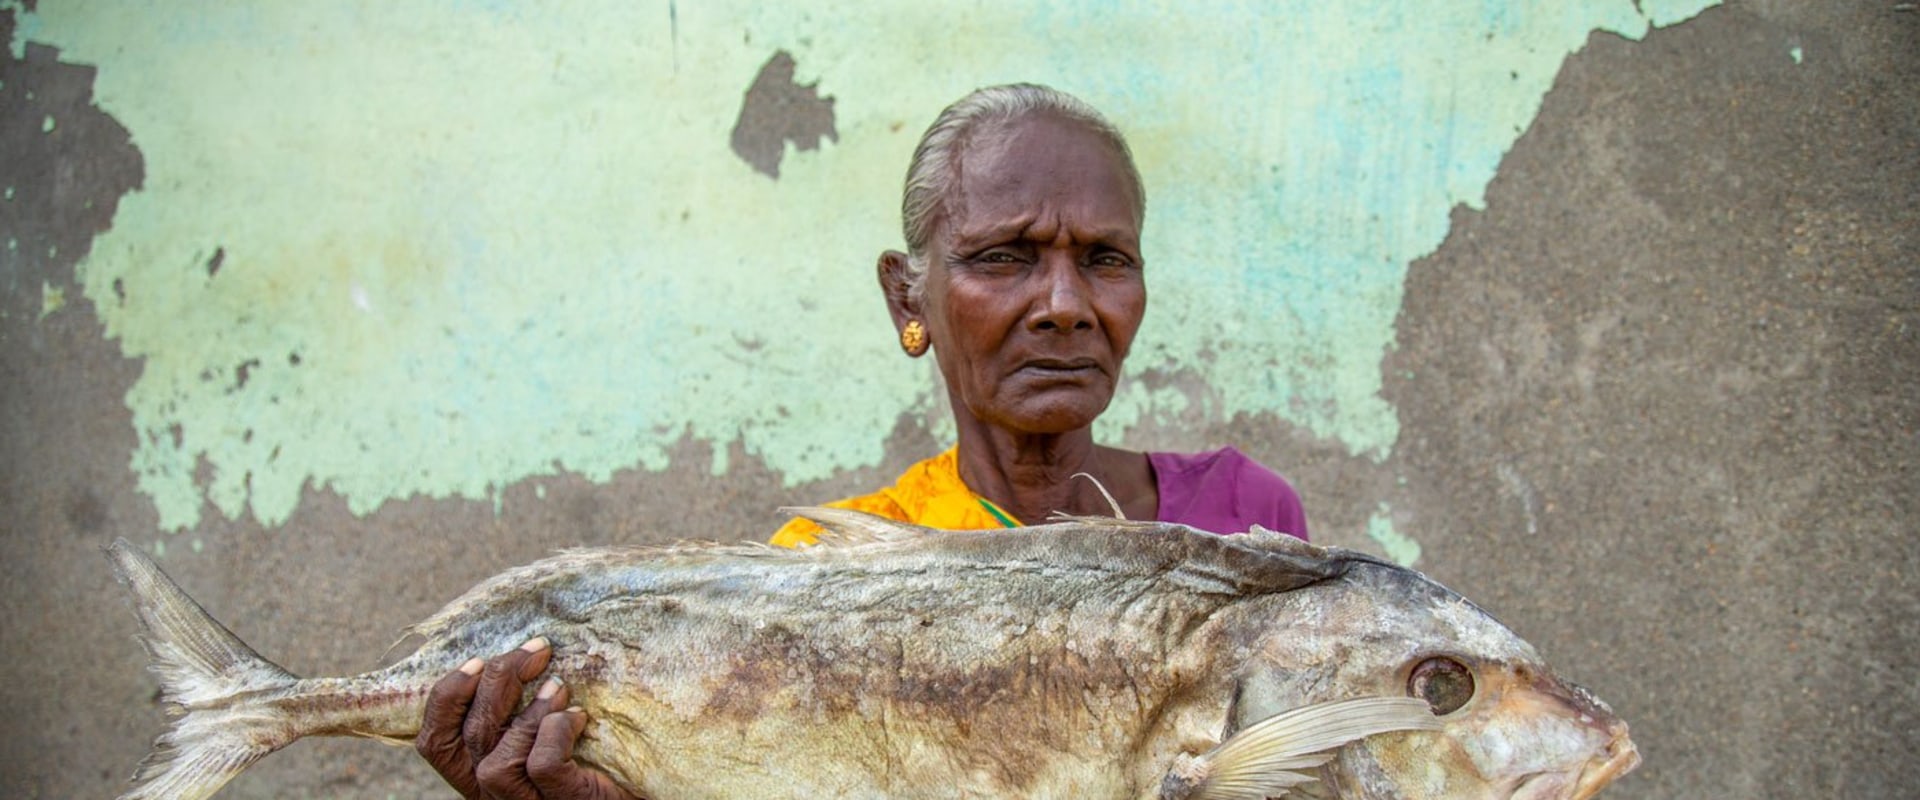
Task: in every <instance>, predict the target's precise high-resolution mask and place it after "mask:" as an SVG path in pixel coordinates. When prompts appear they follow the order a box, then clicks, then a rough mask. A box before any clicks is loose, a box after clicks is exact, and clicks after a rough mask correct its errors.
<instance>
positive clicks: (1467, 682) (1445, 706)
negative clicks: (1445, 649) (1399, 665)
mask: <svg viewBox="0 0 1920 800" xmlns="http://www.w3.org/2000/svg"><path fill="white" fill-rule="evenodd" d="M1407 696H1409V697H1418V698H1420V699H1422V700H1425V701H1427V706H1428V707H1430V708H1432V709H1433V713H1434V715H1435V716H1444V715H1446V714H1451V713H1453V712H1455V711H1459V710H1460V708H1461V706H1464V705H1466V704H1467V702H1468V701H1470V700H1472V699H1473V670H1471V669H1468V668H1467V665H1465V664H1462V663H1460V662H1458V661H1455V660H1453V659H1451V658H1447V657H1446V656H1435V657H1433V658H1429V659H1427V660H1425V661H1422V662H1420V663H1419V665H1417V666H1415V667H1414V668H1413V673H1412V674H1410V675H1408V676H1407Z"/></svg>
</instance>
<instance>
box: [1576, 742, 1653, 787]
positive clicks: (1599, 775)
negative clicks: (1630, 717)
mask: <svg viewBox="0 0 1920 800" xmlns="http://www.w3.org/2000/svg"><path fill="white" fill-rule="evenodd" d="M1607 752H1608V753H1609V756H1608V758H1607V760H1606V761H1602V762H1600V763H1598V764H1592V763H1589V764H1588V765H1587V768H1586V769H1584V770H1581V771H1580V781H1579V782H1578V783H1575V784H1574V786H1573V794H1571V795H1568V800H1587V798H1589V797H1592V796H1594V795H1596V794H1599V793H1600V790H1601V789H1605V788H1607V784H1610V783H1613V782H1614V781H1615V780H1617V779H1618V778H1620V777H1621V776H1622V775H1625V774H1627V773H1629V772H1632V771H1633V768H1634V767H1638V766H1640V749H1639V748H1637V747H1634V746H1633V740H1631V739H1628V738H1627V737H1626V735H1625V734H1622V735H1621V736H1620V738H1618V739H1615V740H1613V742H1611V743H1609V744H1608V745H1607Z"/></svg>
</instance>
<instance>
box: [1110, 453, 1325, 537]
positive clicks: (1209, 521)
mask: <svg viewBox="0 0 1920 800" xmlns="http://www.w3.org/2000/svg"><path fill="white" fill-rule="evenodd" d="M1147 461H1148V462H1149V463H1151V464H1152V465H1153V473H1154V480H1155V482H1156V483H1158V484H1159V487H1160V521H1161V522H1174V523H1178V524H1181V525H1188V526H1192V527H1195V528H1199V529H1200V530H1203V531H1213V532H1215V533H1240V532H1242V531H1245V530H1247V529H1248V528H1251V527H1252V526H1254V525H1259V526H1260V527H1263V528H1266V529H1268V530H1273V531H1279V532H1281V533H1288V534H1292V535H1294V536H1297V537H1299V538H1301V539H1306V538H1307V512H1306V510H1305V509H1303V508H1301V507H1300V495H1299V494H1297V493H1295V492H1294V491H1293V487H1292V486H1290V485H1288V484H1287V480H1286V479H1285V478H1282V477H1280V476H1279V475H1276V474H1274V472H1273V470H1270V469H1267V468H1266V467H1264V466H1261V464H1260V462H1258V461H1255V460H1253V459H1251V458H1248V457H1246V455H1245V454H1243V453H1241V452H1240V451H1239V450H1236V449H1234V448H1232V447H1222V448H1220V449H1218V450H1211V451H1208V452H1204V453H1148V454H1147Z"/></svg>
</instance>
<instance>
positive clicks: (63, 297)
mask: <svg viewBox="0 0 1920 800" xmlns="http://www.w3.org/2000/svg"><path fill="white" fill-rule="evenodd" d="M29 285H31V284H29ZM66 307H67V290H66V287H63V286H55V285H53V284H51V283H47V282H46V281H41V282H40V318H41V319H46V318H47V316H48V315H50V314H52V313H53V312H55V311H59V310H60V309H63V308H66Z"/></svg>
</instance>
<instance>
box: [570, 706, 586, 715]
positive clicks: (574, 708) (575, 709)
mask: <svg viewBox="0 0 1920 800" xmlns="http://www.w3.org/2000/svg"><path fill="white" fill-rule="evenodd" d="M567 713H569V714H585V713H587V710H586V709H584V708H581V707H579V706H567Z"/></svg>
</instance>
